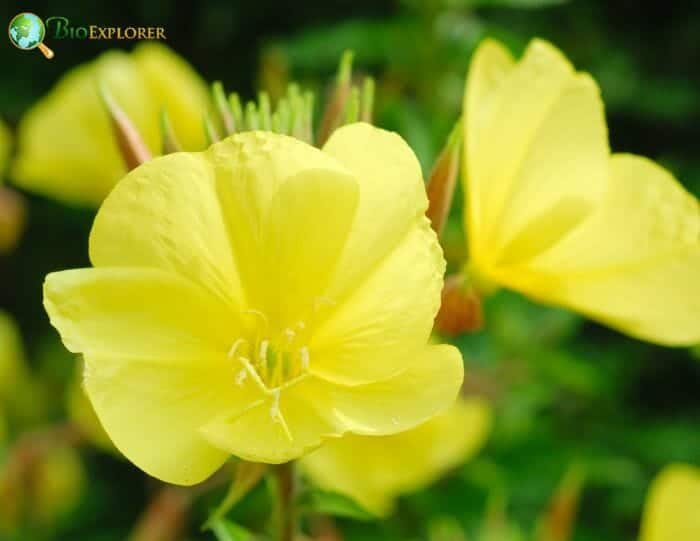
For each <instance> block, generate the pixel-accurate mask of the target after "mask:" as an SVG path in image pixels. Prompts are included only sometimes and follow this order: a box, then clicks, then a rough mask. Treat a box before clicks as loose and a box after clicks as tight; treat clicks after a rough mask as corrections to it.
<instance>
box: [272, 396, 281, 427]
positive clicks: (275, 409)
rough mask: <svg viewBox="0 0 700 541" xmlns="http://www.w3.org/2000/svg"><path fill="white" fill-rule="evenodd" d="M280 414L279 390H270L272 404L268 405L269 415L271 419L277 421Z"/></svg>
mask: <svg viewBox="0 0 700 541" xmlns="http://www.w3.org/2000/svg"><path fill="white" fill-rule="evenodd" d="M279 416H280V390H279V389H275V390H274V391H272V405H271V406H270V417H272V420H273V421H278V420H279Z"/></svg>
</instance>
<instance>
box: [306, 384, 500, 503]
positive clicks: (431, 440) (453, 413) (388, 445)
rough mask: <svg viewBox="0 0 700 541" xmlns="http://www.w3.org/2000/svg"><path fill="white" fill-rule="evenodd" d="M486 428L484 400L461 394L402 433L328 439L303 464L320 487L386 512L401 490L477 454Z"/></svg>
mask: <svg viewBox="0 0 700 541" xmlns="http://www.w3.org/2000/svg"><path fill="white" fill-rule="evenodd" d="M490 427H491V409H490V407H489V405H488V403H486V402H485V401H484V400H482V399H477V398H472V399H468V400H462V399H460V400H458V401H457V402H455V404H454V405H453V406H452V408H451V409H449V410H447V411H446V412H445V413H442V414H441V415H438V416H436V417H433V418H432V419H430V420H429V421H428V422H426V423H423V424H422V425H420V426H418V427H417V428H413V429H411V430H408V431H406V432H402V433H400V434H395V435H393V436H381V437H372V436H356V435H348V436H345V437H343V438H340V439H339V440H333V441H330V442H328V443H326V444H325V445H324V446H323V447H321V448H320V449H318V450H316V451H314V452H313V453H311V454H310V455H308V456H306V457H304V458H303V459H302V461H301V465H302V468H303V469H304V471H305V472H306V473H307V474H308V475H309V477H310V478H311V479H312V480H313V481H314V482H315V483H316V484H317V485H319V486H320V487H321V488H323V489H325V490H332V491H334V492H341V493H343V494H346V495H347V496H350V497H351V498H353V499H354V500H355V501H357V502H358V503H360V504H361V505H362V506H363V507H364V508H365V509H367V510H368V511H371V512H373V513H375V514H377V515H378V516H384V515H387V514H389V513H390V512H391V511H392V509H393V507H394V502H395V500H396V498H397V497H398V496H399V495H401V494H403V493H406V492H411V491H414V490H418V489H420V488H422V487H424V486H426V485H428V484H429V483H431V482H433V481H434V480H436V479H437V478H439V477H440V476H441V475H443V474H445V473H446V472H447V471H448V470H450V469H451V468H454V467H455V466H457V465H459V464H461V463H462V462H464V461H466V460H467V459H468V458H470V457H471V456H473V455H474V454H476V453H477V452H478V451H479V449H481V447H482V445H483V444H484V442H485V441H486V439H487V437H488V434H489V431H490Z"/></svg>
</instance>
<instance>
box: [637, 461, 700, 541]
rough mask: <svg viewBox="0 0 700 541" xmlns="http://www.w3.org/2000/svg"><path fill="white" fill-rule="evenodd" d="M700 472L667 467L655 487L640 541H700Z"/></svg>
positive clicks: (651, 494) (650, 493)
mask: <svg viewBox="0 0 700 541" xmlns="http://www.w3.org/2000/svg"><path fill="white" fill-rule="evenodd" d="M698 502H700V469H698V468H696V467H694V466H689V465H685V464H673V465H671V466H667V467H666V468H664V470H663V471H662V472H661V473H660V474H659V475H658V477H657V478H656V479H655V480H654V482H653V483H652V485H651V489H650V490H649V495H648V496H647V502H646V504H645V508H644V517H643V519H642V531H641V536H640V541H696V540H697V539H700V514H698Z"/></svg>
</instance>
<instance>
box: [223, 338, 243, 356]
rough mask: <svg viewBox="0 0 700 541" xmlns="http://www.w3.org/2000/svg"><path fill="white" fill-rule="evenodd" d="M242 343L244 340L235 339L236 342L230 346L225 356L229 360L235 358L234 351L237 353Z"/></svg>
mask: <svg viewBox="0 0 700 541" xmlns="http://www.w3.org/2000/svg"><path fill="white" fill-rule="evenodd" d="M243 342H245V338H239V339H237V340H236V341H235V342H234V343H233V344H232V345H231V347H230V348H229V350H228V353H227V354H226V356H227V357H228V358H229V359H233V358H234V357H235V355H236V351H238V348H239V347H240V345H241V344H242V343H243Z"/></svg>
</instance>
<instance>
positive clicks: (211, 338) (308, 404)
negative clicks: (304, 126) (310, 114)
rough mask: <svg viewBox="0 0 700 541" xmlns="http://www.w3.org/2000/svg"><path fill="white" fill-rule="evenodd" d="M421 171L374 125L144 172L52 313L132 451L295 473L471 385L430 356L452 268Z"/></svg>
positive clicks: (125, 185) (225, 144) (141, 461)
mask: <svg viewBox="0 0 700 541" xmlns="http://www.w3.org/2000/svg"><path fill="white" fill-rule="evenodd" d="M426 206H427V200H426V195H425V190H424V186H423V180H422V178H421V171H420V167H419V164H418V162H417V160H416V158H415V156H414V154H413V152H412V151H411V150H410V148H409V147H408V146H407V145H406V144H405V143H404V141H403V140H402V139H401V138H400V137H398V136H397V135H395V134H391V133H389V132H385V131H383V130H379V129H377V128H374V127H372V126H369V125H367V124H354V125H350V126H346V127H344V128H342V129H340V130H338V131H336V132H335V134H334V135H333V137H332V138H331V139H330V140H329V141H328V143H327V144H326V145H325V147H324V148H323V150H322V151H321V150H318V149H315V148H313V147H311V146H309V145H307V144H305V143H303V142H301V141H299V140H296V139H293V138H290V137H287V136H284V135H278V134H273V133H267V132H247V133H243V134H239V135H235V136H232V137H230V138H228V139H226V140H225V141H222V142H221V143H217V144H215V145H212V146H211V147H210V148H209V149H208V150H207V151H206V152H203V153H175V154H170V155H168V156H164V157H162V158H157V159H155V160H152V161H150V162H147V163H146V164H144V165H142V166H140V167H138V168H137V169H135V170H133V171H132V172H131V173H129V174H128V175H127V176H126V177H125V178H124V179H123V180H122V181H120V182H119V184H118V185H117V186H116V188H115V189H114V190H113V192H112V193H111V194H110V196H109V197H108V198H107V199H106V201H105V203H104V204H103V206H102V208H101V209H100V211H99V213H98V215H97V218H96V220H95V224H94V226H93V230H92V233H91V237H90V258H91V260H92V263H93V265H94V266H95V268H92V269H78V270H72V271H65V272H59V273H54V274H50V275H49V276H48V277H47V279H46V284H45V288H44V299H45V306H46V309H47V311H48V313H49V316H50V318H51V321H52V323H53V325H54V326H55V327H56V328H57V329H58V330H59V331H60V333H61V335H62V338H63V341H64V343H65V344H66V346H67V347H68V349H70V350H71V351H74V352H81V353H83V354H84V357H85V364H86V365H85V388H86V390H87V393H88V396H89V397H90V399H91V401H92V404H93V406H94V407H95V411H96V413H97V415H98V417H99V419H100V421H101V422H102V425H103V427H104V428H105V430H106V431H107V433H108V434H109V436H110V438H111V439H112V441H113V442H114V444H115V445H116V447H117V448H118V449H119V450H120V451H121V452H122V453H123V454H124V455H125V456H126V457H127V458H129V459H130V460H131V461H133V462H134V463H136V464H137V465H138V466H139V467H141V468H142V469H144V470H145V471H146V472H148V473H149V474H151V475H153V476H155V477H159V478H161V479H164V480H166V481H169V482H172V483H178V484H190V483H196V482H198V481H201V480H202V479H204V478H205V477H207V476H208V475H210V474H211V473H212V471H214V470H215V469H217V468H218V467H219V466H220V465H221V464H222V463H223V462H224V461H225V460H226V458H227V457H228V456H229V455H230V454H234V455H237V456H239V457H241V458H244V459H246V460H250V461H254V462H268V463H281V462H286V461H289V460H292V459H295V458H297V457H299V456H301V455H303V454H305V453H306V452H308V451H310V450H311V449H313V448H315V447H317V446H319V445H320V444H321V443H322V442H323V441H324V440H326V439H328V438H332V437H338V436H341V435H342V434H344V433H346V432H352V433H357V434H377V435H380V434H390V433H395V432H399V431H403V430H407V429H409V428H411V427H413V426H416V425H417V424H419V423H421V422H424V421H425V420H427V419H428V418H430V417H431V416H433V415H435V414H436V413H438V412H439V411H442V410H444V409H446V408H447V407H448V406H449V405H450V404H451V402H452V401H453V400H454V398H455V396H456V394H457V392H458V389H459V387H460V385H461V382H462V370H463V369H462V361H461V356H460V354H459V352H458V351H457V350H456V349H455V348H453V347H451V346H429V345H427V341H428V337H429V335H430V330H431V326H432V322H433V318H434V316H435V313H436V311H437V308H438V304H439V302H440V290H441V288H442V276H443V272H444V260H443V258H442V252H441V250H440V247H439V245H438V243H437V240H436V237H435V235H434V234H433V233H432V231H431V229H430V226H429V223H428V220H427V219H426V218H425V216H424V212H425V209H426Z"/></svg>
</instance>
